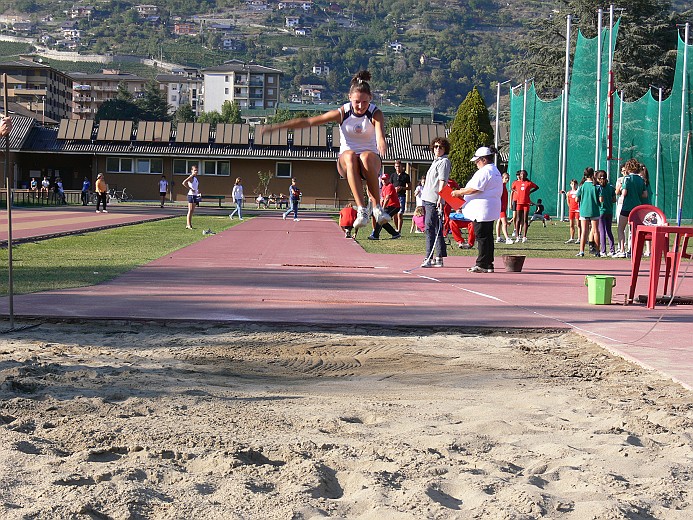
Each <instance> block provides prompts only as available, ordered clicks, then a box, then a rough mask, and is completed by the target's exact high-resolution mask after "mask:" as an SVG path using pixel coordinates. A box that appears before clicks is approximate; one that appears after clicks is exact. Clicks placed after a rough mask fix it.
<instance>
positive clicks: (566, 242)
mask: <svg viewBox="0 0 693 520" xmlns="http://www.w3.org/2000/svg"><path fill="white" fill-rule="evenodd" d="M574 242H575V243H576V244H577V240H575V241H574ZM563 243H564V244H572V243H573V239H572V238H569V239H568V240H566V241H565V242H563Z"/></svg>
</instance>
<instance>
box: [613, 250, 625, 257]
mask: <svg viewBox="0 0 693 520" xmlns="http://www.w3.org/2000/svg"><path fill="white" fill-rule="evenodd" d="M625 257H626V254H625V253H624V252H623V251H619V252H618V253H615V254H614V258H625Z"/></svg>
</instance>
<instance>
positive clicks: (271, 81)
mask: <svg viewBox="0 0 693 520" xmlns="http://www.w3.org/2000/svg"><path fill="white" fill-rule="evenodd" d="M267 83H269V84H270V85H274V76H267Z"/></svg>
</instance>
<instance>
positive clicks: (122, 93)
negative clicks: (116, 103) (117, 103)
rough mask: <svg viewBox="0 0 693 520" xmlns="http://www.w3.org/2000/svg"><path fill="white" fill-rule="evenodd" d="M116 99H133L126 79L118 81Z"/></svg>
mask: <svg viewBox="0 0 693 520" xmlns="http://www.w3.org/2000/svg"><path fill="white" fill-rule="evenodd" d="M116 99H120V100H121V101H132V92H130V91H129V90H128V86H127V84H126V83H125V82H124V81H121V82H120V83H118V91H117V92H116Z"/></svg>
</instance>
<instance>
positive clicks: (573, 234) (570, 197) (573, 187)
mask: <svg viewBox="0 0 693 520" xmlns="http://www.w3.org/2000/svg"><path fill="white" fill-rule="evenodd" d="M577 191H578V181H577V179H572V180H571V181H570V191H568V192H565V191H563V190H562V191H561V193H564V194H565V199H566V202H567V203H568V227H569V230H570V237H569V238H568V240H566V241H565V243H566V244H572V243H573V242H574V243H576V244H578V243H579V242H580V203H579V202H578V200H577Z"/></svg>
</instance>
